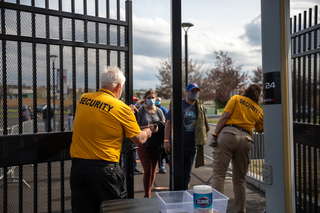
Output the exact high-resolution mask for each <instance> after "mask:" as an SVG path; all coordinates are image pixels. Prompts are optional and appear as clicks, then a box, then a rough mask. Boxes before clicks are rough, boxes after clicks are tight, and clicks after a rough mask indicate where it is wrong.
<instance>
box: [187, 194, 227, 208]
mask: <svg viewBox="0 0 320 213" xmlns="http://www.w3.org/2000/svg"><path fill="white" fill-rule="evenodd" d="M188 192H189V193H190V194H191V195H192V198H193V190H188ZM228 200H229V198H228V197H227V196H225V195H223V194H221V193H220V192H218V191H217V190H215V189H212V207H213V213H226V212H227V206H228ZM192 201H193V200H192ZM192 209H193V206H192Z"/></svg>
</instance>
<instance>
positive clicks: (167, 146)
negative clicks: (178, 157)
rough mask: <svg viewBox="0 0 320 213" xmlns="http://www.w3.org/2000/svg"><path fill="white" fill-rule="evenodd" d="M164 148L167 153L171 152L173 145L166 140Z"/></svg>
mask: <svg viewBox="0 0 320 213" xmlns="http://www.w3.org/2000/svg"><path fill="white" fill-rule="evenodd" d="M163 148H164V151H165V152H166V153H167V154H170V153H171V145H170V143H168V142H164V144H163Z"/></svg>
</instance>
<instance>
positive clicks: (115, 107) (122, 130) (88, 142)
mask: <svg viewBox="0 0 320 213" xmlns="http://www.w3.org/2000/svg"><path fill="white" fill-rule="evenodd" d="M140 132H141V130H140V128H139V126H138V124H137V121H136V118H135V116H134V114H133V112H132V111H131V109H130V107H129V106H127V105H126V104H125V103H123V102H122V101H120V100H118V99H117V98H116V97H115V95H114V94H113V93H112V92H110V91H109V90H106V89H99V91H98V92H95V93H85V94H83V95H82V96H81V98H80V100H79V103H78V106H77V110H76V114H75V119H74V123H73V136H72V144H71V147H70V155H71V157H72V158H82V159H99V160H106V161H111V162H119V158H120V152H121V148H122V140H123V137H124V134H125V135H126V137H127V138H132V137H134V136H136V135H138V134H139V133H140Z"/></svg>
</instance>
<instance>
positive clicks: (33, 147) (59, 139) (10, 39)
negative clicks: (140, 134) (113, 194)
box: [0, 0, 132, 212]
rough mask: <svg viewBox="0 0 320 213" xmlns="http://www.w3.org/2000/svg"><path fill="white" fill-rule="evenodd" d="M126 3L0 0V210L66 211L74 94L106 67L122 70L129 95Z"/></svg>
mask: <svg viewBox="0 0 320 213" xmlns="http://www.w3.org/2000/svg"><path fill="white" fill-rule="evenodd" d="M131 4H132V2H131V1H130V0H127V1H124V0H121V1H120V0H90V1H89V0H50V1H49V0H43V1H40V0H1V1H0V17H1V18H0V48H1V51H0V96H1V98H0V106H1V107H0V212H66V211H70V209H71V205H70V188H69V174H70V155H69V147H70V144H71V138H72V121H73V115H74V113H75V110H76V104H77V101H78V100H79V97H80V96H81V94H82V93H84V92H92V91H96V90H98V89H99V86H100V85H99V76H100V72H101V70H103V69H104V67H105V66H118V67H120V68H121V70H123V71H124V72H125V75H126V78H127V82H126V85H125V88H126V91H127V92H126V102H128V103H129V102H130V101H129V100H130V99H129V95H130V94H129V93H131V97H132V91H130V89H129V88H132V75H131V74H130V73H131V72H132V20H131V19H132V6H131ZM124 17H125V18H124ZM131 99H132V98H131ZM49 106H50V107H49ZM28 107H30V108H31V109H30V111H29V110H28V109H25V108H28ZM26 110H28V112H29V113H30V112H32V113H33V115H32V116H31V117H32V119H31V120H30V119H29V118H30V117H29V114H28V113H27V115H26V114H25V113H26ZM51 114H54V115H53V117H52V119H50V115H51Z"/></svg>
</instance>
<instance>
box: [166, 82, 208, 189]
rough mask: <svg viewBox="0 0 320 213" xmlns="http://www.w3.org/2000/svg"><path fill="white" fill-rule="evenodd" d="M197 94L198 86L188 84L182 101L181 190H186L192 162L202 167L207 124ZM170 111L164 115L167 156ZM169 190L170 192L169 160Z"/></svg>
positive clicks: (168, 150)
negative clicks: (165, 120) (165, 119)
mask: <svg viewBox="0 0 320 213" xmlns="http://www.w3.org/2000/svg"><path fill="white" fill-rule="evenodd" d="M199 92H200V88H199V86H198V85H197V84H196V83H190V84H189V85H188V86H187V88H186V91H185V95H186V98H185V99H183V100H182V118H183V120H182V129H183V131H182V141H183V180H182V181H183V190H187V189H188V185H189V182H190V179H191V171H192V165H193V162H194V160H195V159H196V164H195V166H196V168H197V167H200V166H203V165H204V157H203V156H204V153H203V145H204V144H206V142H207V132H208V131H209V124H208V120H207V116H206V114H205V110H204V108H203V106H202V104H201V102H200V101H199V100H198V99H199ZM171 110H172V109H171V108H170V109H169V112H168V113H167V115H166V118H167V123H166V128H165V140H164V149H165V151H166V153H168V154H170V153H171V137H170V136H171ZM196 153H197V155H196ZM169 159H171V155H170V157H169ZM169 188H170V190H172V167H171V160H170V183H169Z"/></svg>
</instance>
